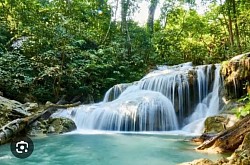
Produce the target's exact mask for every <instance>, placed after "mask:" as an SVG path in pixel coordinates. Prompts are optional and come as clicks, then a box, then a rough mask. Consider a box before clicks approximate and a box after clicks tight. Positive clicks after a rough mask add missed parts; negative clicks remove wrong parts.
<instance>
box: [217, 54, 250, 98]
mask: <svg viewBox="0 0 250 165" xmlns="http://www.w3.org/2000/svg"><path fill="white" fill-rule="evenodd" d="M249 70H250V53H246V54H242V55H239V56H236V57H234V58H232V59H231V60H229V61H225V62H223V63H222V67H221V73H222V75H223V77H224V86H225V91H224V93H225V96H227V98H228V99H237V98H239V97H241V96H243V95H245V94H246V93H247V92H249V91H248V89H250V84H249V80H250V71H249Z"/></svg>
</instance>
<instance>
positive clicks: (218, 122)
mask: <svg viewBox="0 0 250 165" xmlns="http://www.w3.org/2000/svg"><path fill="white" fill-rule="evenodd" d="M227 122H228V119H227V118H226V117H224V116H211V117H208V118H207V119H206V120H205V130H204V133H219V132H222V131H224V130H225V127H226V124H227Z"/></svg>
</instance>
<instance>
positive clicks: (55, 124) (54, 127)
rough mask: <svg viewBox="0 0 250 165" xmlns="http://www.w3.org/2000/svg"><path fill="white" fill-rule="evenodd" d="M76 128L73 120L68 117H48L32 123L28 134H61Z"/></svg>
mask: <svg viewBox="0 0 250 165" xmlns="http://www.w3.org/2000/svg"><path fill="white" fill-rule="evenodd" d="M75 129H76V125H75V123H74V121H72V120H71V119H68V118H50V119H48V120H43V121H36V122H35V123H33V124H32V126H31V129H30V130H29V132H28V134H29V135H31V136H41V135H45V134H61V133H66V132H70V131H73V130H75Z"/></svg>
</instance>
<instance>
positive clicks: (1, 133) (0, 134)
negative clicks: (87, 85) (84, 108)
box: [0, 102, 81, 144]
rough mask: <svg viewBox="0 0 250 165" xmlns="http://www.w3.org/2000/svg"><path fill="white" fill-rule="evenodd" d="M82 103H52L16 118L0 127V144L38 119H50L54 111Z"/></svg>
mask: <svg viewBox="0 0 250 165" xmlns="http://www.w3.org/2000/svg"><path fill="white" fill-rule="evenodd" d="M80 104H81V102H77V103H73V104H65V105H58V104H52V103H50V104H46V105H45V107H44V108H43V111H42V112H41V113H38V114H35V115H32V116H29V117H25V118H20V119H15V120H13V121H11V122H9V123H7V124H6V125H4V126H3V127H2V128H1V129H0V144H5V143H7V142H9V141H10V140H11V139H12V138H13V137H14V136H16V135H18V133H20V132H21V131H23V130H24V129H25V128H26V127H27V126H29V125H30V124H32V123H34V122H35V121H37V120H38V119H40V118H43V119H48V118H49V117H50V116H51V115H52V114H53V113H54V112H56V111H57V109H59V108H61V109H65V108H70V107H75V106H78V105H80Z"/></svg>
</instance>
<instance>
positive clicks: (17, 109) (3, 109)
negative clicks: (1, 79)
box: [0, 96, 30, 127]
mask: <svg viewBox="0 0 250 165" xmlns="http://www.w3.org/2000/svg"><path fill="white" fill-rule="evenodd" d="M29 115H30V113H29V112H27V111H26V110H25V107H24V105H23V104H21V103H20V102H18V101H14V100H9V99H7V98H4V97H1V96H0V127H2V126H3V125H5V124H7V123H8V122H10V121H12V120H14V119H16V118H23V117H26V116H29Z"/></svg>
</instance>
